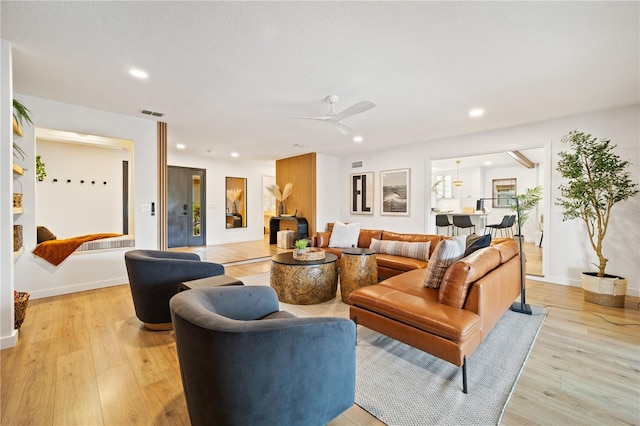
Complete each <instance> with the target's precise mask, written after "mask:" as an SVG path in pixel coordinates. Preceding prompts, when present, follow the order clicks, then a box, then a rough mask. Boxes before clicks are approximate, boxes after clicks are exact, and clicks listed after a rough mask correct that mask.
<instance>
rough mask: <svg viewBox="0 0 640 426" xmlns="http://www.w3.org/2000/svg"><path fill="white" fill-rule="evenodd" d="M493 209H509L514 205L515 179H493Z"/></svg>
mask: <svg viewBox="0 0 640 426" xmlns="http://www.w3.org/2000/svg"><path fill="white" fill-rule="evenodd" d="M492 187H493V192H492V194H491V197H492V198H493V203H492V205H493V208H509V207H511V206H512V205H514V204H515V201H514V198H513V197H515V196H516V179H515V178H512V179H493V180H492Z"/></svg>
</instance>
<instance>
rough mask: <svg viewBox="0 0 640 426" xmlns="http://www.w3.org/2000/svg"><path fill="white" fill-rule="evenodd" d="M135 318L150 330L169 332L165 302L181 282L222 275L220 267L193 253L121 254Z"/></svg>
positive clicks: (133, 251)
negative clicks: (204, 260) (201, 259)
mask: <svg viewBox="0 0 640 426" xmlns="http://www.w3.org/2000/svg"><path fill="white" fill-rule="evenodd" d="M124 261H125V264H126V266H127V275H128V276H129V286H130V288H131V297H132V298H133V305H134V307H135V310H136V316H137V317H138V318H139V319H140V321H142V322H143V323H144V326H145V327H147V328H149V329H151V330H170V329H171V328H172V324H171V312H170V311H169V300H170V299H171V297H173V296H174V295H175V294H176V293H178V291H179V288H180V283H182V282H183V281H190V280H196V279H199V278H206V277H211V276H216V275H224V266H222V265H219V264H217V263H212V262H201V261H200V256H198V255H197V254H195V253H180V252H171V251H160V250H131V251H128V252H126V253H125V254H124Z"/></svg>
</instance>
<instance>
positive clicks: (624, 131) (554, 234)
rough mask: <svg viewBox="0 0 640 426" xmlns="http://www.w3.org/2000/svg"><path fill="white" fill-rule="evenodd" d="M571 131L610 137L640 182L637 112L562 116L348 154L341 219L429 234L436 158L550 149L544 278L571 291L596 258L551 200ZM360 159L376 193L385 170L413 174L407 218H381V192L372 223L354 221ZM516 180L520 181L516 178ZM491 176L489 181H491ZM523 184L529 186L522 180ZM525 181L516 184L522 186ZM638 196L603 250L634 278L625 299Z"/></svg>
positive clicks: (639, 261) (639, 242)
mask: <svg viewBox="0 0 640 426" xmlns="http://www.w3.org/2000/svg"><path fill="white" fill-rule="evenodd" d="M573 129H579V130H582V131H585V132H589V133H592V134H593V135H595V136H597V137H609V138H611V140H612V141H613V142H614V143H616V144H617V145H618V148H617V152H618V153H619V154H620V155H621V156H622V158H625V159H628V160H629V161H631V163H632V164H633V168H632V171H631V172H632V178H633V179H634V181H635V182H639V181H640V167H639V165H640V152H639V151H640V107H639V106H637V105H636V106H631V107H625V108H618V109H614V110H607V111H599V112H594V113H590V114H582V115H577V116H572V117H565V118H559V119H555V120H549V121H544V122H539V123H534V124H528V125H522V126H516V127H510V128H505V129H499V130H494V131H490V132H484V133H477V134H472V135H465V136H459V137H455V138H449V139H444V140H438V141H433V142H425V143H419V144H414V145H410V146H406V147H401V148H393V149H389V150H385V151H377V152H373V153H371V152H369V153H366V154H363V155H351V156H345V157H343V158H341V161H340V186H339V191H340V195H339V197H338V199H339V202H340V211H341V212H342V213H341V215H340V218H339V219H340V220H343V221H352V222H353V221H356V220H357V219H361V218H362V220H359V221H361V222H362V223H363V226H364V227H367V228H383V229H392V230H394V231H398V232H428V231H429V223H430V220H429V218H430V208H431V205H430V204H431V197H430V187H431V173H425V170H430V163H431V160H436V159H443V158H455V157H456V156H463V155H464V156H470V155H477V154H486V153H491V152H497V151H503V150H506V149H509V150H522V149H527V148H536V147H542V146H544V147H545V152H546V153H547V154H548V157H547V158H545V165H546V166H545V168H544V169H543V170H540V171H539V172H538V177H536V180H537V182H531V183H526V187H529V186H530V185H533V184H538V183H540V184H542V185H543V186H544V198H545V200H546V201H545V202H544V205H543V207H542V209H541V210H540V211H539V213H540V214H542V213H544V218H545V221H544V222H545V223H544V227H545V229H544V240H545V244H544V248H545V252H544V266H543V274H544V276H545V279H546V280H548V281H550V282H554V283H558V284H566V285H575V286H579V285H580V273H581V272H582V271H587V270H589V268H590V266H589V265H590V264H592V263H593V262H594V261H595V260H596V259H595V255H594V253H593V251H592V250H591V248H590V246H589V243H588V240H587V234H586V230H585V229H584V226H583V225H582V224H581V223H580V222H578V221H571V222H563V221H562V213H561V210H560V208H559V207H558V206H556V205H555V203H554V201H553V200H555V199H556V198H557V197H558V195H559V191H558V189H557V188H558V185H559V184H560V175H559V173H558V172H556V171H555V167H556V165H557V159H558V158H557V156H558V152H560V151H561V150H562V149H563V148H564V147H563V145H562V143H561V142H560V140H561V139H562V137H563V136H564V135H565V134H567V133H569V132H570V131H571V130H573ZM354 161H363V162H364V167H363V168H362V169H360V170H366V171H375V172H376V183H375V186H376V190H377V191H379V188H380V187H379V176H380V171H381V170H388V169H396V168H405V167H410V168H411V203H410V212H411V215H410V216H409V217H389V216H381V215H380V208H379V194H377V195H378V197H377V199H376V208H375V214H374V215H373V216H372V217H367V218H364V216H359V217H355V216H352V215H349V213H348V212H349V206H348V201H347V200H348V191H349V183H348V177H349V174H350V173H353V170H352V169H351V163H352V162H354ZM514 177H517V176H515V175H514ZM489 180H490V177H489V176H487V181H489ZM522 183H525V182H522ZM520 185H521V182H520V181H519V182H518V187H519V188H520ZM639 206H640V197H638V196H636V197H634V198H633V199H632V200H629V201H627V202H626V203H621V204H619V205H617V206H616V207H615V208H614V211H613V212H612V219H611V224H610V229H609V233H608V235H607V240H606V241H605V245H604V251H605V255H606V256H607V257H608V258H609V264H608V266H607V272H608V273H611V274H616V275H620V276H624V277H626V278H627V279H628V280H629V287H628V294H632V295H640V281H639V280H640V229H639V228H640V227H639V225H638V224H639V220H638V219H639V217H640V207H639Z"/></svg>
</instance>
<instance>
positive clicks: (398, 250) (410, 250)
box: [369, 238, 431, 261]
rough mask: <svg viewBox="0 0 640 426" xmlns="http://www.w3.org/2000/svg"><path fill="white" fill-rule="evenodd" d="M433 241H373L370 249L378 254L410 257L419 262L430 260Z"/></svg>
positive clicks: (373, 239)
mask: <svg viewBox="0 0 640 426" xmlns="http://www.w3.org/2000/svg"><path fill="white" fill-rule="evenodd" d="M430 247H431V241H426V242H415V243H410V242H407V241H393V240H377V239H375V238H372V239H371V245H370V246H369V248H370V249H372V250H375V252H376V253H383V254H392V255H394V256H402V257H410V258H413V259H418V260H424V261H427V260H429V248H430Z"/></svg>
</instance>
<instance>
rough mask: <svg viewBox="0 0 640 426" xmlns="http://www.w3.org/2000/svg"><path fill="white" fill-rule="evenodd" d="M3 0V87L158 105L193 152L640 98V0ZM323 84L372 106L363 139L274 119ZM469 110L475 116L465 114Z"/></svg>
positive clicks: (82, 100) (320, 142)
mask: <svg viewBox="0 0 640 426" xmlns="http://www.w3.org/2000/svg"><path fill="white" fill-rule="evenodd" d="M0 8H1V9H0V12H1V19H2V22H1V24H2V27H1V31H2V32H1V34H2V38H3V39H6V40H9V41H11V42H12V45H13V49H14V50H13V65H14V91H15V92H17V93H21V94H26V95H32V96H36V97H41V98H46V99H52V100H56V101H60V102H65V103H70V104H76V105H81V106H85V107H89V108H95V109H100V110H105V111H112V112H115V113H119V114H125V115H131V116H138V117H146V116H143V115H141V114H140V113H139V111H140V110H141V109H149V110H152V111H159V112H163V113H165V114H166V115H165V116H164V117H163V118H162V120H163V121H166V122H167V123H168V137H169V143H170V145H171V146H173V145H175V144H176V143H184V144H185V145H187V152H188V153H191V154H195V155H210V156H213V157H219V158H227V157H228V155H229V154H230V152H231V151H237V152H239V153H240V158H244V159H278V158H284V157H289V156H292V155H299V154H304V153H307V152H321V153H326V154H330V155H337V156H340V155H344V154H347V153H350V152H357V151H362V150H367V151H369V150H376V149H381V148H387V147H391V146H395V145H405V144H411V143H416V142H425V141H432V140H436V139H440V138H445V137H450V136H455V135H461V134H468V133H475V132H481V131H485V130H490V129H495V128H501V127H507V126H514V125H519V124H523V123H529V122H536V121H540V120H546V119H549V118H555V117H561V116H567V115H572V114H577V113H583V112H588V111H596V110H601V109H608V108H613V107H617V106H623V105H631V104H637V103H640V86H639V84H640V83H639V82H640V68H639V62H640V60H639V56H640V22H639V21H640V18H639V17H640V3H639V2H580V1H576V2H435V1H434V2H177V1H176V2H133V1H128V2H121V1H114V2H93V1H87V2H55V1H52V2H30V1H2V2H0ZM130 68H140V69H143V70H145V71H147V72H148V73H149V78H148V80H146V81H139V80H136V79H134V78H132V77H130V76H129V75H128V70H129V69H130ZM330 94H335V95H339V96H340V97H341V100H340V102H339V103H338V105H337V110H342V109H344V108H346V107H348V106H350V105H352V104H354V103H356V102H359V101H362V100H369V101H372V102H374V103H376V104H377V107H376V108H374V109H372V110H370V111H367V112H365V113H363V114H360V115H357V116H353V117H351V118H348V119H346V120H345V123H347V124H348V125H350V126H351V127H352V128H353V129H354V134H360V135H362V136H363V137H364V142H362V143H361V144H355V143H353V142H352V141H351V137H352V135H350V136H345V135H342V134H340V133H339V132H337V131H336V129H335V128H334V127H333V126H331V125H329V124H326V123H322V122H315V121H308V120H290V119H286V118H285V117H291V116H319V115H324V114H325V113H327V112H328V105H327V104H326V103H325V102H324V98H325V97H326V96H327V95H330ZM27 106H28V105H27ZM475 107H482V108H484V109H485V110H486V113H485V115H484V116H483V117H481V118H477V119H471V118H469V116H468V112H469V110H470V109H471V108H475ZM37 119H38V118H37V117H34V121H35V123H36V124H37ZM61 130H73V129H61ZM296 144H300V145H303V147H297V146H294V145H296ZM206 151H210V152H208V153H206ZM205 153H206V154H205Z"/></svg>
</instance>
